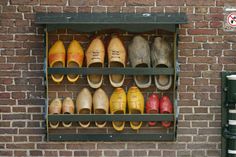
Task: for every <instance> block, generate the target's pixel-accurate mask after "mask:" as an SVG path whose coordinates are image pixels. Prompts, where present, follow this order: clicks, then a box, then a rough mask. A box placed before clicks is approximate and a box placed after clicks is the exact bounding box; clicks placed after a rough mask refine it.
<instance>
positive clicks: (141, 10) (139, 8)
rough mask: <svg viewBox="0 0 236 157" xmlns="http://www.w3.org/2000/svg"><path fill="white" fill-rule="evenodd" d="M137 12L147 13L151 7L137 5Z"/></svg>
mask: <svg viewBox="0 0 236 157" xmlns="http://www.w3.org/2000/svg"><path fill="white" fill-rule="evenodd" d="M135 12H136V13H147V12H149V8H147V7H135Z"/></svg>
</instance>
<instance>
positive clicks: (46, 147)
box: [37, 143, 65, 149]
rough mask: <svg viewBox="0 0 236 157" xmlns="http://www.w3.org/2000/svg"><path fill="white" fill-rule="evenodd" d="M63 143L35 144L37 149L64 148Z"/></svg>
mask: <svg viewBox="0 0 236 157" xmlns="http://www.w3.org/2000/svg"><path fill="white" fill-rule="evenodd" d="M64 148H65V145H64V144H60V143H50V144H47V143H42V144H40V143H39V144H37V149H64Z"/></svg>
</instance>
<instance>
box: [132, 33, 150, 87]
mask: <svg viewBox="0 0 236 157" xmlns="http://www.w3.org/2000/svg"><path fill="white" fill-rule="evenodd" d="M128 49H129V59H130V62H131V65H132V67H147V68H148V67H150V66H151V61H150V47H149V44H148V42H147V40H146V39H144V38H143V37H142V36H140V35H137V36H135V37H134V38H133V40H132V42H131V43H130V44H129V47H128ZM134 81H135V83H136V85H137V86H138V87H139V88H147V87H149V86H150V85H151V82H152V79H151V76H148V75H136V76H134Z"/></svg>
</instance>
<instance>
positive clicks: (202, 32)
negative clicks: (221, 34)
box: [188, 29, 216, 35]
mask: <svg viewBox="0 0 236 157" xmlns="http://www.w3.org/2000/svg"><path fill="white" fill-rule="evenodd" d="M188 34H189V35H216V30H215V29H189V30H188Z"/></svg>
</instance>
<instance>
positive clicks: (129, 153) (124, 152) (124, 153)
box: [119, 150, 132, 156]
mask: <svg viewBox="0 0 236 157" xmlns="http://www.w3.org/2000/svg"><path fill="white" fill-rule="evenodd" d="M119 156H132V151H131V150H121V151H120V152H119Z"/></svg>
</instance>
